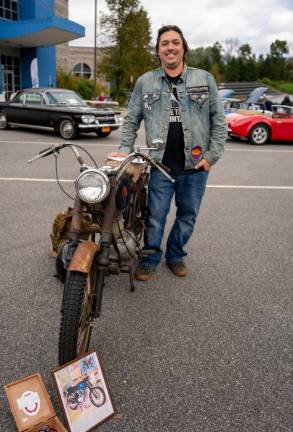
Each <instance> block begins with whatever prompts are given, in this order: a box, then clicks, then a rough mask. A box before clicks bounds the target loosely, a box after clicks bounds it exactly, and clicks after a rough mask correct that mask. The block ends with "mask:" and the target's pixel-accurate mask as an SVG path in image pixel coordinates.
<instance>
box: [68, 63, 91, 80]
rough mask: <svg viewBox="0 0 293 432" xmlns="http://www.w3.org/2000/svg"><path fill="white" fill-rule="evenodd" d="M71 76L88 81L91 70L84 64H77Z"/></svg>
mask: <svg viewBox="0 0 293 432" xmlns="http://www.w3.org/2000/svg"><path fill="white" fill-rule="evenodd" d="M72 73H73V75H75V76H79V77H81V78H87V79H89V78H90V77H91V68H90V67H89V66H88V65H87V64H86V63H78V64H76V65H75V66H74V68H73V71H72Z"/></svg>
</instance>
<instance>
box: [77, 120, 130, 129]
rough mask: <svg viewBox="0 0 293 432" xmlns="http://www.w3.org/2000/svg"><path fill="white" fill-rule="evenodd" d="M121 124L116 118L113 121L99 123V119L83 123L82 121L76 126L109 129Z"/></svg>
mask: <svg viewBox="0 0 293 432" xmlns="http://www.w3.org/2000/svg"><path fill="white" fill-rule="evenodd" d="M120 126H122V121H119V120H117V119H116V121H115V123H102V124H101V123H100V122H99V120H96V121H95V123H90V124H84V123H78V125H77V127H78V128H79V129H99V128H102V127H103V128H104V127H107V128H110V129H117V128H118V127H120Z"/></svg>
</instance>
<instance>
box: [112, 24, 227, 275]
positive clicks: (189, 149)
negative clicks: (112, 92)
mask: <svg viewBox="0 0 293 432" xmlns="http://www.w3.org/2000/svg"><path fill="white" fill-rule="evenodd" d="M187 50H188V45H187V42H186V40H185V38H184V36H183V33H182V31H181V30H180V28H179V27H177V26H175V25H167V26H164V27H162V28H160V29H159V31H158V37H157V43H156V53H157V56H158V59H159V61H160V64H161V67H160V68H158V69H155V70H153V71H150V72H147V73H145V74H144V75H142V76H141V77H139V78H138V80H137V81H136V84H135V87H134V91H133V93H132V95H131V98H130V101H129V104H128V111H127V115H126V117H125V119H124V122H123V129H122V140H121V145H120V147H119V150H120V151H121V152H124V154H128V153H130V152H131V151H132V149H133V146H134V142H135V139H136V136H137V130H138V129H139V126H140V123H141V121H142V120H144V126H145V131H146V142H147V145H148V146H149V147H153V146H154V144H153V143H154V142H155V141H156V140H158V139H159V140H160V142H161V143H162V144H163V145H162V146H159V149H158V151H155V150H151V152H150V155H151V156H152V157H153V158H154V159H155V160H157V161H159V162H162V163H163V164H164V165H165V166H167V167H168V168H169V170H170V172H171V175H172V177H173V179H174V180H175V183H171V182H170V181H169V180H168V179H166V178H165V177H164V175H163V174H161V172H160V171H159V170H157V169H153V168H152V169H151V173H150V181H149V188H148V211H147V217H146V221H145V235H144V248H143V249H144V250H146V251H148V253H147V254H145V256H144V257H143V258H142V259H141V261H140V263H139V265H138V268H137V269H136V272H135V277H136V279H137V280H140V281H147V280H149V279H150V278H151V277H152V276H153V274H154V272H155V270H156V268H157V267H158V265H159V263H160V260H161V257H162V254H163V251H162V249H161V242H162V238H163V234H164V229H165V224H166V218H167V215H168V213H169V210H170V205H171V200H172V198H173V196H175V205H176V207H177V210H176V217H175V221H174V223H173V226H172V229H171V231H170V233H169V236H168V240H167V246H166V252H165V259H166V264H167V266H168V268H169V269H170V270H171V271H172V272H173V273H174V274H175V275H176V276H179V277H182V276H186V275H187V273H188V270H187V267H186V265H185V262H184V260H183V258H184V257H185V256H186V255H187V253H186V252H185V250H184V247H185V245H186V244H187V242H188V240H189V239H190V237H191V235H192V232H193V229H194V226H195V222H196V218H197V216H198V213H199V209H200V205H201V201H202V198H203V195H204V192H205V188H206V183H207V179H208V174H209V171H210V170H211V168H212V167H213V165H214V164H215V163H216V162H217V161H218V160H219V158H220V157H221V156H222V154H223V151H224V143H225V140H226V135H227V127H226V121H225V116H224V111H223V104H222V101H221V98H220V97H219V95H218V89H217V85H216V82H215V80H214V78H213V76H212V75H211V74H210V73H208V72H207V71H204V70H200V69H195V68H191V67H188V66H187V65H186V64H185V55H186V52H187ZM198 253H200V251H198Z"/></svg>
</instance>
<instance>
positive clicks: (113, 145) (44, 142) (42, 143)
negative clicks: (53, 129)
mask: <svg viewBox="0 0 293 432" xmlns="http://www.w3.org/2000/svg"><path fill="white" fill-rule="evenodd" d="M0 144H21V145H22V144H29V145H34V144H36V145H49V146H51V145H58V144H60V141H58V142H51V141H1V140H0ZM71 144H74V142H71ZM76 144H82V145H83V146H95V147H96V146H97V145H98V146H99V147H115V148H117V147H118V144H100V143H99V142H97V141H96V142H94V143H91V142H80V141H78V142H76Z"/></svg>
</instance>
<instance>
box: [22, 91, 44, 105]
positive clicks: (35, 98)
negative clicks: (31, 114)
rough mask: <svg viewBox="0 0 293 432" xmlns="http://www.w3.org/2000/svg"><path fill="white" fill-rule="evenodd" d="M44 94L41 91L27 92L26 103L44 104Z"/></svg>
mask: <svg viewBox="0 0 293 432" xmlns="http://www.w3.org/2000/svg"><path fill="white" fill-rule="evenodd" d="M42 98H43V97H42V95H41V93H27V95H26V100H25V103H26V104H34V105H41V104H42Z"/></svg>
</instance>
